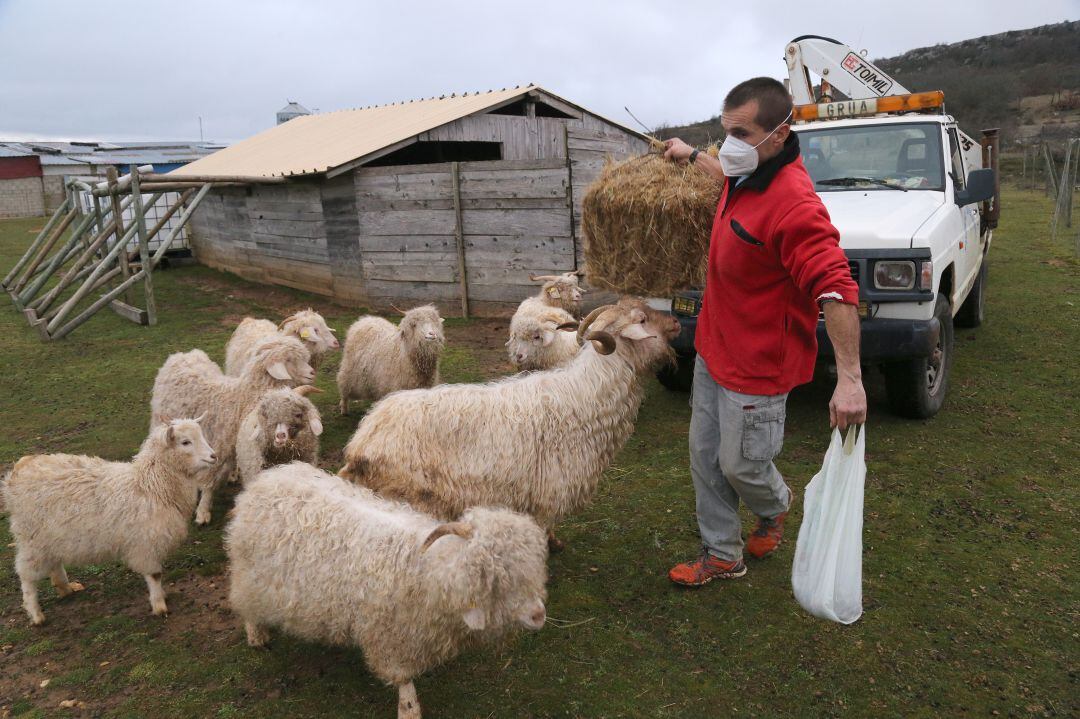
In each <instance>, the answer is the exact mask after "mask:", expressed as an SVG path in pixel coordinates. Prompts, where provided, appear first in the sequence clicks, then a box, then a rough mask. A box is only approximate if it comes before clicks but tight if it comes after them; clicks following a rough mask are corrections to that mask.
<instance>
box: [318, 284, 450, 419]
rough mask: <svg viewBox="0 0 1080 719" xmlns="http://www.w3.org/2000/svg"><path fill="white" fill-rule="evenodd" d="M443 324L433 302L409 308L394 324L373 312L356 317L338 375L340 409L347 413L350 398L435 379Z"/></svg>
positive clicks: (375, 395) (431, 383)
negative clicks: (395, 324) (396, 323)
mask: <svg viewBox="0 0 1080 719" xmlns="http://www.w3.org/2000/svg"><path fill="white" fill-rule="evenodd" d="M442 323H443V318H441V317H439V311H438V310H437V309H435V307H434V306H432V305H424V306H422V307H414V308H413V309H411V310H409V311H408V312H406V313H405V316H404V317H402V318H401V322H399V323H398V325H397V326H396V327H395V326H394V325H393V324H391V323H390V322H387V321H386V320H384V319H383V318H382V317H375V316H371V315H369V316H366V317H361V318H360V319H358V320H357V321H356V322H354V323H353V324H352V327H350V328H349V331H348V333H346V335H345V350H344V351H343V352H342V355H341V367H340V368H338V374H337V385H338V393H339V394H340V397H341V400H340V405H339V406H340V408H341V413H342V414H345V415H347V414H348V413H349V400H351V399H358V400H370V401H375V400H377V399H379V398H381V397H384V396H386V395H388V394H390V393H391V392H396V391H397V390H401V389H414V388H417V387H431V386H434V385H436V384H438V383H439V358H440V356H441V355H442V349H443V344H444V343H445V342H446V339H445V337H444V336H443V330H442Z"/></svg>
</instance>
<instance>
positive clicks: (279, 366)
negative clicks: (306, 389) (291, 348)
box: [266, 362, 292, 382]
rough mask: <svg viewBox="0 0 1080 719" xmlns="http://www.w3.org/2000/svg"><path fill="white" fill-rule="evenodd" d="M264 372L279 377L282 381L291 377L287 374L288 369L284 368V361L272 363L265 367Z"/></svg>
mask: <svg viewBox="0 0 1080 719" xmlns="http://www.w3.org/2000/svg"><path fill="white" fill-rule="evenodd" d="M266 373H267V374H268V375H270V376H271V377H273V378H274V379H279V380H281V381H282V382H287V381H289V380H291V379H292V376H291V375H290V374H289V370H287V369H285V363H284V362H275V363H274V364H272V365H270V366H269V367H267V368H266Z"/></svg>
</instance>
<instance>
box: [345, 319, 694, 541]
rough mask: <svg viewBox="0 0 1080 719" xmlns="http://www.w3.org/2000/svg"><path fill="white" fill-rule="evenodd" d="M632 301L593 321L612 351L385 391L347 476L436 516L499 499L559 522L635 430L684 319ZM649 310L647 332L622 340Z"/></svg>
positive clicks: (588, 493)
mask: <svg viewBox="0 0 1080 719" xmlns="http://www.w3.org/2000/svg"><path fill="white" fill-rule="evenodd" d="M624 303H626V304H623V303H620V305H619V306H612V307H611V308H610V309H608V310H606V311H605V312H604V313H603V314H601V315H600V316H599V317H597V318H596V319H595V320H594V322H593V325H592V328H591V329H594V330H603V331H606V332H608V333H610V334H612V335H613V336H616V337H617V340H616V351H615V352H614V353H613V354H610V355H602V354H600V353H599V352H597V350H596V348H595V347H594V346H593V343H592V342H586V343H585V346H584V347H583V348H582V350H581V351H580V353H579V354H578V355H577V356H576V357H575V358H574V359H573V360H572V361H571V362H570V363H569V364H568V365H565V366H563V367H559V368H556V369H552V370H547V371H544V372H532V373H525V374H521V375H516V376H514V377H510V378H507V379H503V380H499V381H496V382H490V383H486V384H451V385H441V386H439V387H435V388H432V389H421V390H411V391H406V392H398V393H395V394H393V395H390V396H389V397H386V398H385V399H383V400H382V401H380V402H378V403H377V404H376V405H375V406H374V407H372V408H371V410H370V411H369V412H368V414H367V415H366V416H365V417H364V419H363V421H361V423H360V426H359V427H358V428H357V430H356V432H355V433H354V434H353V436H352V438H351V439H350V440H349V442H348V444H347V445H346V447H345V452H344V458H345V466H344V467H342V469H341V471H340V472H339V474H340V475H341V476H342V477H345V478H347V479H350V480H352V481H355V482H357V483H360V484H363V485H365V486H368V487H371V488H372V489H374V490H376V491H378V492H380V493H382V494H385V495H386V496H391V497H397V498H400V499H403V500H405V501H407V502H409V503H410V504H413V505H414V506H416V507H418V508H420V509H422V510H423V511H426V512H430V513H432V514H435V515H436V516H439V517H443V518H447V519H449V518H452V517H455V516H457V515H458V514H459V513H461V512H462V511H463V510H464V509H465V508H466V507H470V506H474V505H482V504H501V505H505V506H507V507H510V508H511V509H515V510H517V511H520V512H526V513H528V514H530V515H532V516H534V517H535V518H536V520H537V521H538V522H539V523H540V524H541V525H543V526H545V527H548V528H551V527H552V526H553V525H554V524H555V523H556V522H557V521H558V520H559V519H560V518H562V517H564V516H565V515H567V514H569V513H571V512H573V511H575V510H577V509H579V508H580V507H582V506H584V505H585V504H587V503H588V502H589V501H590V500H591V498H592V496H593V494H594V492H595V490H596V484H597V482H598V480H599V478H600V475H601V474H602V473H603V471H604V469H606V468H607V466H608V465H609V464H610V463H611V460H612V458H613V457H614V456H615V454H616V453H617V452H618V451H619V449H620V448H621V447H622V446H623V443H624V442H625V441H626V439H627V437H629V436H630V434H631V432H632V431H633V429H634V421H635V419H636V418H637V412H638V407H639V406H640V404H641V398H642V394H643V388H642V384H641V378H642V377H643V376H646V375H648V374H651V372H652V370H653V369H654V368H655V367H656V366H657V365H658V364H659V363H661V362H664V361H670V358H671V348H670V346H669V345H668V339H669V338H670V337H671V336H672V331H675V332H677V327H678V324H677V322H675V321H674V320H673V319H672V318H671V317H670V315H667V314H666V313H660V312H657V311H655V310H651V309H650V308H648V307H647V306H645V304H644V303H643V302H640V301H636V300H634V301H624ZM631 314H632V317H631ZM646 318H647V319H648V321H649V322H650V323H651V324H643V325H641V326H642V327H644V328H646V329H647V332H648V333H651V334H650V335H649V337H648V338H646V339H639V340H630V339H627V338H625V337H622V336H619V333H620V332H621V331H624V330H629V329H630V328H629V327H628V325H630V324H631V322H634V323H638V322H645V320H646ZM673 327H674V328H675V329H674V330H673ZM638 329H640V328H638Z"/></svg>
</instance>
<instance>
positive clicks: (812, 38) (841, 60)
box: [784, 35, 909, 105]
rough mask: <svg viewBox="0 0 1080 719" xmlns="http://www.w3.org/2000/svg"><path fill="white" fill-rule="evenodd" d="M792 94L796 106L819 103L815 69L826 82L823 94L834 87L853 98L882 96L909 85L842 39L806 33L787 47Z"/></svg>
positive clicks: (786, 58) (785, 53) (785, 51)
mask: <svg viewBox="0 0 1080 719" xmlns="http://www.w3.org/2000/svg"><path fill="white" fill-rule="evenodd" d="M784 60H785V61H786V62H787V67H788V77H789V78H790V81H791V82H790V84H791V96H792V98H793V99H794V101H795V104H796V105H805V104H811V103H816V102H818V101H819V100H818V99H817V98H815V97H814V85H813V81H812V80H811V78H810V72H811V71H813V72H814V73H816V74H817V75H819V76H820V77H821V79H822V81H823V87H822V93H823V94H827V92H828V86H830V85H831V86H832V87H834V88H836V89H837V90H839V91H840V92H842V93H843V94H844V95H846V96H847V97H848V98H849V99H852V100H858V99H864V98H878V97H885V96H887V95H906V94H908V93H909V91H908V90H907V88H905V87H904V86H903V85H901V84H900V83H898V82H897V81H896V80H894V79H892V78H891V77H889V76H888V74H886V73H885V72H884V71H883V70H882V69H881V68H879V67H877V66H876V65H874V64H873V63H872V62H870V61H869V60H867V59H866V58H864V57H863V56H862V55H860V54H859V53H857V52H855V51H854V50H852V49H851V48H850V47H848V46H847V45H845V44H844V43H842V42H839V41H837V40H833V39H831V38H827V37H821V36H818V35H802V36H800V37H797V38H795V39H794V40H792V41H791V42H789V43H788V45H787V48H786V49H785V50H784Z"/></svg>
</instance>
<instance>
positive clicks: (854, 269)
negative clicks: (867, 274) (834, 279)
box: [848, 261, 859, 284]
mask: <svg viewBox="0 0 1080 719" xmlns="http://www.w3.org/2000/svg"><path fill="white" fill-rule="evenodd" d="M848 267H850V268H851V279H853V280H855V284H859V263H858V262H854V261H849V262H848Z"/></svg>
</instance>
